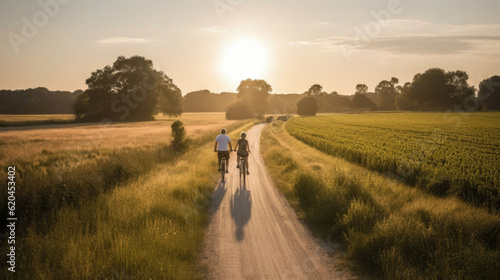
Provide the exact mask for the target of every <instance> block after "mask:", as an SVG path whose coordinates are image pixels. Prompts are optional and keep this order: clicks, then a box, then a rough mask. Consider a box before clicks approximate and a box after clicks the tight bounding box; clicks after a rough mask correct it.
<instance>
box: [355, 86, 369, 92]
mask: <svg viewBox="0 0 500 280" xmlns="http://www.w3.org/2000/svg"><path fill="white" fill-rule="evenodd" d="M356 93H361V94H367V93H368V86H367V85H365V84H357V85H356Z"/></svg>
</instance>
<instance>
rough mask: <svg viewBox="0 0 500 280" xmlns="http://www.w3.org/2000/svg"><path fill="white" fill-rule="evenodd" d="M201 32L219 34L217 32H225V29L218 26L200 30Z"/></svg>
mask: <svg viewBox="0 0 500 280" xmlns="http://www.w3.org/2000/svg"><path fill="white" fill-rule="evenodd" d="M201 31H203V32H207V33H219V32H227V29H225V28H222V27H220V26H219V25H215V26H211V27H206V28H202V29H201Z"/></svg>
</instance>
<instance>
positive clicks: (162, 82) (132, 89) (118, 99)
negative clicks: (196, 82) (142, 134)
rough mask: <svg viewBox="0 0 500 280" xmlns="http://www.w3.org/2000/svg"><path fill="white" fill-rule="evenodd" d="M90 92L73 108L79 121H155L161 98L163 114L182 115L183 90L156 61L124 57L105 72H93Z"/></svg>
mask: <svg viewBox="0 0 500 280" xmlns="http://www.w3.org/2000/svg"><path fill="white" fill-rule="evenodd" d="M86 84H87V86H88V89H87V90H86V91H85V92H84V93H82V94H81V95H80V97H79V98H78V101H77V102H75V104H74V106H73V108H74V111H75V115H76V118H77V119H80V120H86V121H99V120H101V119H105V118H107V119H111V120H123V121H138V120H150V119H153V115H154V114H155V113H156V107H157V104H158V96H159V95H162V98H163V100H164V104H163V105H164V106H163V108H162V110H163V113H166V114H168V115H171V116H176V115H180V114H181V113H182V108H181V100H182V94H181V91H180V89H179V88H178V87H177V86H176V85H175V84H174V83H173V82H172V79H170V78H169V77H168V76H167V75H165V74H164V73H163V72H161V71H158V70H155V69H154V68H153V62H152V61H151V60H148V59H146V58H144V57H141V56H132V57H130V58H125V57H123V56H120V57H118V59H117V60H116V61H115V62H114V63H113V65H112V66H109V65H108V66H106V67H104V68H103V69H99V70H96V71H95V72H92V74H91V76H90V78H88V79H87V80H86Z"/></svg>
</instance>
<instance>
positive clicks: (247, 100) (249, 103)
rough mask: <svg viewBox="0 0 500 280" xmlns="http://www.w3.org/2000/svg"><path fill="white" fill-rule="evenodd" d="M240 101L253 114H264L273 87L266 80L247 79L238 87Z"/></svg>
mask: <svg viewBox="0 0 500 280" xmlns="http://www.w3.org/2000/svg"><path fill="white" fill-rule="evenodd" d="M237 90H238V101H239V102H240V103H243V104H245V106H246V107H247V108H248V109H249V110H250V111H251V112H252V113H263V112H264V111H265V110H266V109H267V107H268V104H267V99H268V98H269V94H270V93H271V91H272V87H271V85H269V84H268V83H267V82H266V81H264V80H252V79H247V80H244V81H241V83H240V85H239V86H238V89H237Z"/></svg>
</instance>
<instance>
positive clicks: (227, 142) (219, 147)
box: [214, 128, 233, 173]
mask: <svg viewBox="0 0 500 280" xmlns="http://www.w3.org/2000/svg"><path fill="white" fill-rule="evenodd" d="M226 133H227V131H226V129H225V128H223V129H221V131H220V135H219V136H217V138H215V147H214V152H217V155H218V157H219V172H220V161H221V159H222V157H223V156H225V157H226V159H227V162H229V152H230V151H232V150H233V146H232V145H231V138H230V137H229V136H227V135H226ZM228 146H229V149H228ZM227 167H228V165H226V173H229V171H228V170H227Z"/></svg>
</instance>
